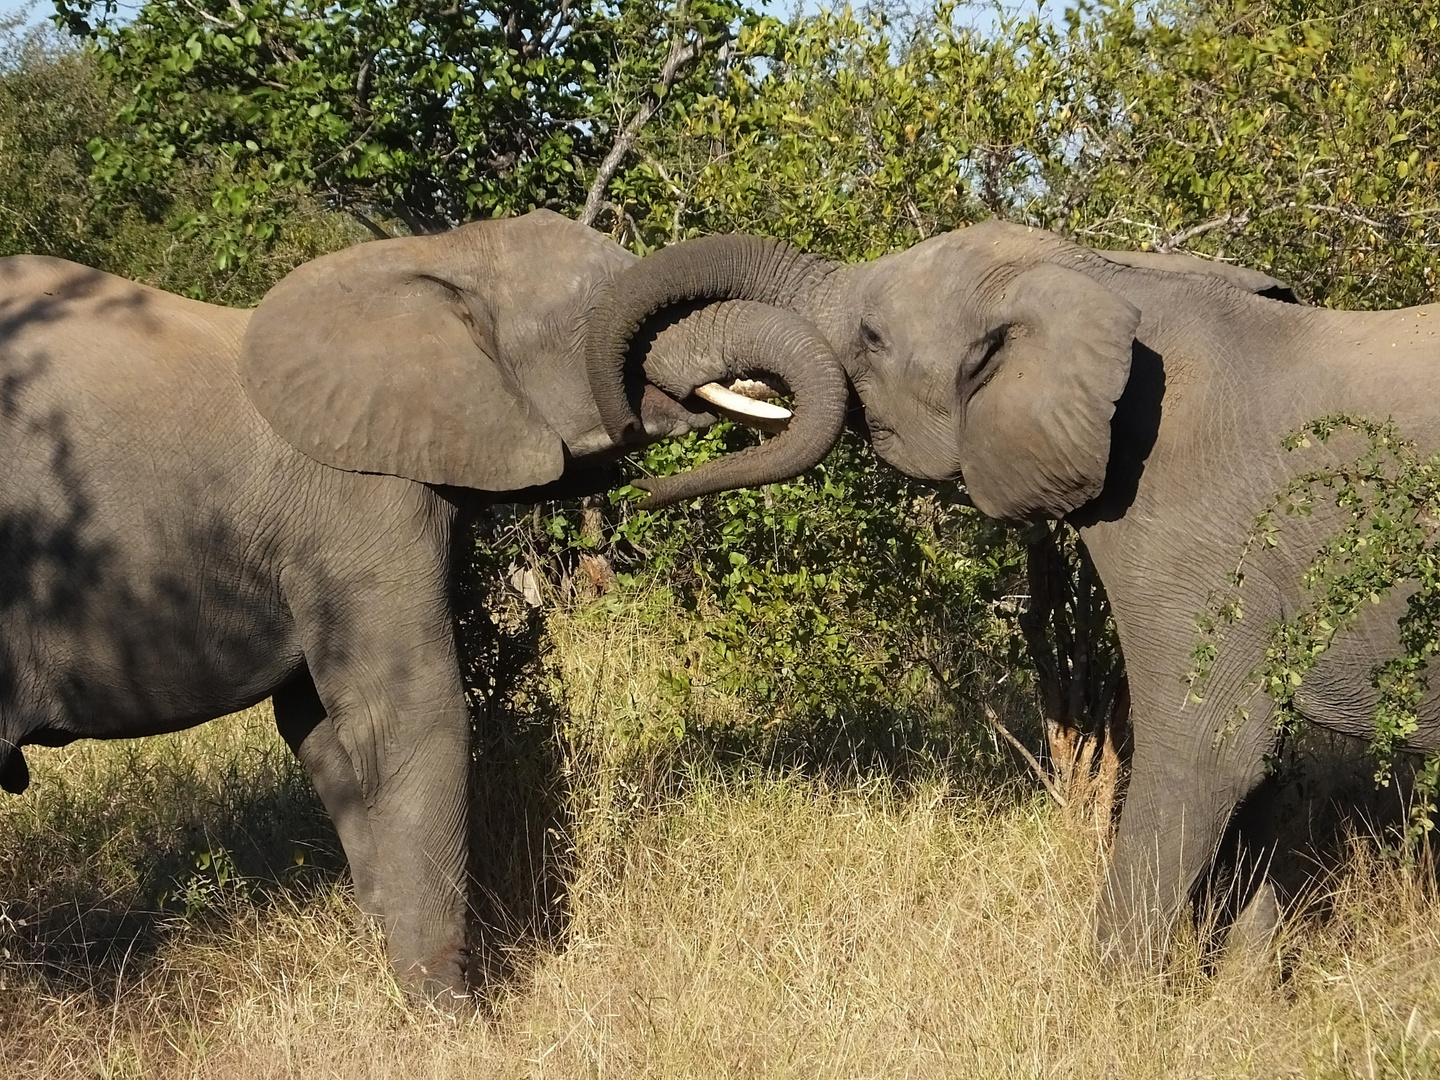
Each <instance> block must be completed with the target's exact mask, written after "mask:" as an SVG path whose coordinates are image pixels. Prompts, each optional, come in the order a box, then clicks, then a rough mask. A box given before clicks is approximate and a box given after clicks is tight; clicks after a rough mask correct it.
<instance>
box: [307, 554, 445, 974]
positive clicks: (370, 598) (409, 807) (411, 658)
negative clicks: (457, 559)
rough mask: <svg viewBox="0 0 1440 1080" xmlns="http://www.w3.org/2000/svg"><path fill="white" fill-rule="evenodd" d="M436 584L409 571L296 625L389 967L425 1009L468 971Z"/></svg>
mask: <svg viewBox="0 0 1440 1080" xmlns="http://www.w3.org/2000/svg"><path fill="white" fill-rule="evenodd" d="M442 565H443V564H442ZM395 573H396V576H397V577H399V578H402V579H403V571H401V570H397V571H396V572H395ZM435 576H436V567H435V566H433V565H432V566H430V567H428V568H427V569H426V570H422V569H420V568H416V573H415V574H414V575H413V576H411V577H410V578H409V580H408V581H407V582H406V584H405V585H399V584H394V585H390V586H388V587H383V588H375V589H369V588H367V589H362V590H359V591H352V592H347V593H346V594H345V595H343V596H331V597H328V598H318V599H317V600H316V602H315V603H314V604H313V605H312V604H310V603H306V604H304V605H303V607H304V610H305V615H304V616H303V617H302V616H301V615H300V613H299V612H297V620H296V621H297V629H299V630H300V632H301V640H302V647H303V649H304V651H305V658H306V663H307V665H308V667H309V668H310V672H311V675H312V677H313V679H314V682H315V688H316V690H317V691H318V694H319V698H320V700H321V701H322V702H323V704H324V708H325V712H326V714H327V715H328V717H329V723H330V724H332V725H333V727H334V731H335V733H336V736H337V737H338V739H339V741H340V743H341V745H342V746H343V747H344V750H345V753H346V755H347V757H348V758H349V759H350V760H351V761H352V762H353V763H354V767H355V771H356V774H357V776H358V778H359V785H360V790H361V792H362V793H363V797H364V800H365V803H366V805H367V807H368V810H369V823H370V838H371V843H372V852H373V856H372V863H371V866H372V870H373V878H374V888H375V890H376V892H378V894H379V897H380V907H381V910H382V911H383V913H384V918H385V930H386V940H387V944H388V949H389V953H390V958H391V962H392V963H393V964H394V967H395V971H396V974H397V975H398V976H399V977H400V979H401V981H402V983H403V984H404V985H405V986H406V987H407V989H409V990H411V991H412V992H417V993H419V994H421V995H422V996H425V997H427V998H436V997H438V996H441V995H444V994H465V993H466V992H467V991H468V982H467V976H468V966H469V965H468V952H467V949H466V912H467V903H466V900H467V895H466V877H465V865H466V844H467V836H466V811H467V781H468V777H469V765H470V738H469V717H468V714H467V711H466V707H465V698H464V692H463V687H462V683H461V679H460V670H459V664H458V662H457V659H456V655H455V645H454V637H453V633H452V629H451V624H450V613H449V608H448V606H447V604H446V601H445V597H444V590H443V588H440V587H439V586H438V585H437V584H436V583H435V582H434V580H433V579H434V578H435ZM412 582H413V586H412V585H411V583H412ZM427 585H430V586H431V587H430V588H427ZM305 591H307V592H309V591H312V590H311V589H309V588H307V589H306V590H305ZM416 594H418V597H419V598H418V599H417V595H416ZM296 606H297V605H296V604H295V602H294V601H293V600H292V610H293V609H294V608H295V607H296Z"/></svg>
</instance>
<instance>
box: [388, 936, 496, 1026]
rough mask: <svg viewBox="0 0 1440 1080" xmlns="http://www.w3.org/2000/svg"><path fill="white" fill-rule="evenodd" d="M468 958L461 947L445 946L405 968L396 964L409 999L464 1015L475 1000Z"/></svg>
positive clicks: (473, 1009) (471, 1009)
mask: <svg viewBox="0 0 1440 1080" xmlns="http://www.w3.org/2000/svg"><path fill="white" fill-rule="evenodd" d="M469 959H470V957H469V952H468V951H467V950H465V949H463V948H459V949H457V948H445V949H441V950H440V951H438V952H437V953H435V954H434V955H433V956H430V957H428V958H426V959H424V960H421V961H418V962H416V963H414V964H411V965H410V966H409V967H408V968H406V969H404V970H401V966H400V964H398V963H397V964H396V965H395V967H396V971H397V972H398V973H399V979H400V985H401V987H402V988H403V989H404V990H405V996H406V997H407V998H409V999H410V1000H411V1001H414V1002H416V1003H418V1004H422V1005H426V1006H430V1007H432V1008H436V1009H439V1010H440V1011H441V1012H446V1013H450V1014H452V1015H456V1016H463V1015H467V1014H470V1013H473V1012H474V1011H475V1008H476V1002H477V998H476V996H475V994H474V993H473V992H472V991H471V988H470V981H469Z"/></svg>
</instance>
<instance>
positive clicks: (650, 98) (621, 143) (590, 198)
mask: <svg viewBox="0 0 1440 1080" xmlns="http://www.w3.org/2000/svg"><path fill="white" fill-rule="evenodd" d="M701 51H702V46H701V44H700V43H699V42H690V43H687V44H682V42H681V39H680V38H679V37H676V38H674V39H672V40H671V42H670V55H669V56H667V57H666V58H665V64H664V66H663V67H662V68H661V69H660V79H659V82H658V84H657V86H658V92H657V90H652V91H651V92H650V93H649V94H647V95H646V97H645V100H644V101H643V102H641V104H640V107H639V108H638V109H637V110H636V111H635V115H634V116H632V117H631V118H630V122H629V123H628V124H626V125H625V128H624V130H623V131H621V132H620V137H619V138H617V139H616V140H615V145H614V146H612V147H610V152H609V153H608V154H606V155H605V160H603V161H602V162H600V168H599V169H598V170H597V171H596V173H595V179H594V181H593V182H592V183H591V184H590V192H589V194H587V195H586V196H585V211H584V213H582V214H581V215H580V224H581V225H593V224H594V223H595V218H596V217H597V216H599V213H600V210H601V209H602V206H603V204H604V202H605V189H606V188H607V187H609V186H610V181H611V180H613V179H615V174H616V173H617V172H619V170H620V163H621V162H622V161H624V160H625V155H626V154H628V153H630V151H631V150H633V149H634V148H635V140H636V139H637V138H638V137H639V135H640V131H641V129H642V128H644V127H645V125H646V124H647V123H649V122H650V117H652V116H654V115H655V110H656V109H658V108H659V107H660V102H661V100H662V99H663V97H664V95H665V93H666V92H667V91H668V90H669V89H670V87H671V86H672V85H674V82H675V80H676V79H677V78H678V77H679V75H680V73H681V72H682V71H684V70H685V69H686V68H687V67H689V66H690V65H691V64H693V63H694V62H695V60H696V59H697V58H698V57H699V56H700V53H701Z"/></svg>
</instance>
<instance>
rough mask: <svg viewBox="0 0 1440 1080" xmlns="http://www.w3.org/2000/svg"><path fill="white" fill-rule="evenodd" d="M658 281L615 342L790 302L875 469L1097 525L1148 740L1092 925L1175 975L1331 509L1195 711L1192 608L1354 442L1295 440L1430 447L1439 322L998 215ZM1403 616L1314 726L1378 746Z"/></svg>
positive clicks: (1369, 633) (702, 252) (1393, 605)
mask: <svg viewBox="0 0 1440 1080" xmlns="http://www.w3.org/2000/svg"><path fill="white" fill-rule="evenodd" d="M642 272H644V273H648V274H649V276H650V279H651V280H650V281H649V283H648V289H647V288H640V287H638V286H639V285H640V284H641V283H638V282H637V283H636V284H637V287H635V288H632V289H631V290H630V292H631V296H632V297H634V298H635V299H633V300H632V301H631V302H630V304H629V307H628V309H627V310H626V311H624V312H622V313H621V315H619V316H616V317H614V318H611V319H607V320H597V322H596V323H594V324H593V327H592V329H593V330H594V331H595V332H597V333H598V332H600V331H601V330H602V329H606V328H608V329H609V330H610V332H611V334H612V337H613V338H614V339H615V340H619V339H621V338H623V336H624V329H625V328H626V327H628V326H629V325H631V324H632V323H633V322H634V321H635V319H636V317H637V313H638V312H640V311H643V310H644V309H647V308H648V307H650V306H652V303H653V302H654V301H664V302H670V301H672V300H674V299H675V298H677V297H692V296H693V297H699V298H705V299H715V298H722V297H729V296H745V297H748V298H751V299H753V300H756V301H760V302H766V303H775V304H780V305H782V306H785V307H787V308H789V309H790V310H792V311H795V312H797V313H798V314H801V315H803V316H805V317H806V318H807V319H808V320H810V321H812V322H813V323H814V324H815V325H817V326H818V327H819V328H820V330H821V332H822V333H823V334H824V336H825V337H826V339H827V340H828V341H829V343H830V345H831V346H832V348H834V350H835V352H836V354H837V355H838V356H839V358H840V361H841V363H842V364H843V365H844V366H845V368H846V370H847V372H848V374H849V376H850V379H851V381H852V382H853V385H854V386H855V388H856V390H857V392H858V394H859V398H860V401H861V402H862V403H863V405H864V411H865V420H866V422H867V424H868V427H869V431H870V435H871V438H872V440H873V443H874V447H875V449H876V451H877V452H878V453H879V454H880V456H881V457H882V458H884V459H885V460H886V461H888V462H890V463H891V464H892V465H894V466H896V467H897V468H899V469H901V470H902V471H904V472H906V473H908V474H910V475H912V476H916V477H921V478H929V479H952V478H963V480H964V483H965V486H966V489H967V490H968V492H969V495H970V497H971V498H972V499H973V501H974V504H975V505H976V506H977V507H978V508H979V509H980V510H982V511H984V512H985V513H987V514H990V515H992V516H994V517H997V518H1000V519H1003V520H1006V521H1011V522H1017V523H1022V522H1034V521H1037V520H1043V519H1057V518H1064V519H1066V520H1068V521H1069V522H1071V523H1072V524H1073V525H1075V526H1076V527H1078V528H1079V530H1080V534H1081V536H1082V537H1083V539H1084V542H1085V546H1086V548H1087V549H1088V551H1089V553H1090V556H1091V558H1092V559H1093V561H1094V564H1095V567H1096V568H1097V570H1098V571H1099V573H1100V576H1101V578H1102V580H1103V582H1104V585H1105V589H1106V592H1107V593H1108V595H1109V599H1110V603H1111V607H1112V610H1113V612H1114V617H1115V622H1116V626H1117V628H1118V630H1119V635H1120V642H1121V647H1122V650H1123V652H1124V657H1125V664H1126V668H1127V671H1128V673H1129V679H1130V691H1131V700H1132V710H1133V713H1132V721H1133V731H1134V747H1133V758H1132V762H1131V776H1130V781H1129V788H1128V793H1127V796H1126V801H1125V806H1124V810H1123V814H1122V818H1121V821H1120V824H1119V831H1118V835H1117V837H1116V841H1115V847H1114V852H1113V857H1112V862H1111V866H1110V871H1109V879H1108V882H1107V885H1106V887H1105V889H1104V892H1103V895H1102V896H1101V898H1100V901H1099V911H1098V918H1097V930H1098V935H1099V938H1100V941H1101V943H1102V945H1103V947H1104V951H1105V952H1106V953H1107V954H1108V955H1112V956H1118V957H1124V958H1128V959H1130V960H1133V961H1134V962H1136V963H1139V964H1142V965H1152V964H1157V963H1159V962H1160V961H1161V960H1162V959H1163V957H1164V955H1165V953H1166V950H1167V948H1168V945H1169V942H1170V940H1171V935H1172V931H1173V929H1174V927H1175V925H1176V920H1177V916H1178V915H1179V913H1180V912H1181V910H1182V908H1183V907H1184V906H1185V904H1186V903H1187V902H1188V901H1189V900H1190V899H1192V898H1193V897H1194V895H1195V892H1196V890H1197V889H1198V888H1199V887H1201V885H1202V884H1203V883H1204V881H1205V880H1206V879H1207V876H1208V874H1209V872H1210V871H1211V869H1212V866H1213V864H1214V861H1215V858H1216V856H1217V853H1218V852H1219V850H1220V847H1221V845H1222V841H1223V839H1224V837H1225V836H1226V833H1227V829H1228V828H1229V827H1230V825H1231V824H1232V821H1233V820H1235V815H1236V811H1237V808H1239V807H1240V806H1241V804H1242V803H1244V802H1245V800H1246V799H1247V798H1248V797H1250V796H1252V795H1253V794H1256V793H1257V791H1258V790H1259V789H1260V788H1261V787H1262V785H1263V784H1264V782H1265V781H1266V778H1267V762H1268V761H1269V760H1270V758H1271V756H1272V754H1273V753H1274V752H1275V751H1276V750H1277V745H1278V743H1277V740H1278V739H1279V738H1280V736H1279V734H1278V733H1277V731H1276V730H1275V725H1274V723H1273V721H1272V713H1273V707H1272V704H1271V702H1270V701H1269V699H1268V698H1265V697H1264V696H1263V695H1259V696H1257V695H1256V694H1255V689H1254V684H1253V682H1252V680H1251V679H1250V675H1251V673H1252V672H1253V671H1254V670H1255V669H1256V668H1257V666H1258V665H1259V663H1260V661H1261V659H1262V657H1263V654H1264V650H1265V648H1266V646H1267V644H1268V641H1269V630H1270V627H1271V625H1273V623H1274V622H1275V620H1277V619H1280V618H1284V617H1286V616H1288V615H1292V614H1294V613H1296V612H1297V611H1300V610H1302V609H1303V608H1304V607H1305V606H1306V604H1307V596H1306V593H1305V591H1304V589H1303V588H1302V584H1301V578H1302V575H1303V572H1304V570H1305V569H1306V568H1307V567H1308V565H1309V563H1310V561H1311V559H1312V558H1313V555H1314V553H1315V552H1316V550H1317V549H1318V548H1319V546H1320V544H1321V543H1322V542H1323V541H1324V540H1325V539H1326V538H1327V536H1329V535H1331V534H1332V533H1333V532H1334V531H1335V530H1336V529H1337V528H1338V526H1339V525H1340V524H1341V522H1340V520H1339V518H1338V515H1337V514H1335V513H1331V514H1326V513H1322V512H1319V511H1317V512H1316V513H1315V515H1314V516H1312V517H1305V518H1300V519H1298V520H1291V521H1289V522H1287V524H1286V527H1285V529H1284V530H1283V531H1282V533H1281V534H1280V535H1281V541H1282V542H1281V543H1280V545H1279V546H1278V547H1277V548H1276V549H1275V550H1274V551H1271V552H1266V553H1265V556H1264V558H1263V559H1262V560H1260V561H1258V562H1256V563H1255V564H1254V565H1251V566H1250V567H1249V568H1248V571H1247V575H1246V578H1245V585H1244V590H1243V597H1242V599H1243V603H1244V617H1243V619H1241V620H1240V621H1239V622H1237V623H1235V624H1234V625H1233V626H1229V627H1227V628H1226V632H1225V634H1224V636H1223V638H1222V640H1221V644H1220V650H1219V655H1218V657H1217V658H1216V660H1215V661H1214V663H1213V665H1212V668H1211V671H1210V674H1209V676H1208V679H1207V681H1206V684H1205V687H1204V690H1203V693H1202V695H1201V697H1202V700H1200V701H1196V700H1194V699H1193V698H1192V697H1191V696H1190V687H1189V685H1188V682H1187V680H1188V677H1189V676H1190V675H1191V674H1192V668H1193V665H1194V660H1193V650H1194V649H1195V646H1196V644H1197V642H1198V640H1199V639H1198V632H1197V629H1196V625H1197V617H1199V616H1201V615H1203V614H1204V613H1205V612H1207V611H1208V610H1210V607H1211V605H1212V604H1213V603H1214V598H1215V597H1216V596H1217V595H1219V596H1223V595H1224V594H1225V592H1226V590H1227V589H1229V588H1230V587H1231V577H1230V575H1231V573H1232V572H1233V571H1234V569H1235V567H1236V565H1237V559H1238V558H1239V556H1240V553H1241V548H1242V544H1244V542H1245V541H1246V539H1247V536H1249V534H1250V531H1251V529H1252V525H1253V522H1254V521H1255V518H1256V515H1257V513H1258V512H1259V511H1260V510H1262V509H1263V508H1264V507H1265V506H1266V505H1267V504H1268V503H1269V501H1270V500H1271V499H1272V498H1273V497H1274V496H1275V495H1276V494H1277V492H1279V491H1280V490H1281V489H1283V488H1284V487H1285V486H1286V484H1287V483H1288V482H1289V480H1290V479H1291V478H1292V477H1293V476H1295V475H1297V474H1299V473H1301V472H1304V471H1308V470H1310V469H1313V468H1316V467H1318V466H1321V465H1324V464H1326V463H1327V462H1328V463H1335V462H1337V461H1339V460H1341V457H1340V456H1339V455H1342V454H1343V453H1344V452H1345V449H1346V448H1345V447H1344V446H1343V445H1341V443H1343V440H1332V441H1331V444H1327V445H1326V446H1316V447H1312V448H1311V449H1309V450H1307V451H1305V452H1304V454H1303V456H1302V455H1298V454H1297V453H1295V452H1291V451H1287V450H1286V449H1284V448H1283V447H1282V440H1283V438H1284V436H1285V435H1286V434H1287V433H1289V432H1291V431H1294V430H1296V429H1299V428H1300V427H1301V426H1302V425H1304V424H1306V423H1308V422H1309V421H1312V420H1315V419H1317V418H1320V417H1322V416H1325V415H1329V414H1335V413H1348V414H1353V415H1366V416H1369V417H1372V418H1375V419H1379V420H1384V419H1386V418H1393V419H1394V421H1395V422H1396V424H1397V425H1398V427H1399V429H1400V430H1401V432H1402V433H1404V434H1405V435H1407V436H1408V437H1410V438H1412V439H1415V440H1416V441H1417V442H1418V443H1419V445H1420V448H1421V449H1422V451H1425V452H1430V451H1433V450H1434V449H1435V448H1436V447H1437V445H1440V307H1428V308H1416V309H1409V310H1402V311H1391V312H1377V313H1368V312H1339V311H1330V310H1324V309H1317V308H1309V307H1304V306H1301V305H1298V304H1295V303H1293V302H1284V301H1293V299H1294V298H1293V296H1292V295H1291V294H1290V292H1289V290H1288V288H1286V286H1284V285H1283V284H1282V283H1281V282H1278V281H1276V280H1275V279H1273V278H1270V277H1268V276H1267V275H1264V274H1261V273H1258V272H1255V271H1250V270H1246V269H1244V268H1240V267H1231V266H1226V265H1223V264H1217V263H1212V262H1208V261H1205V260H1201V259H1199V258H1195V257H1191V256H1186V255H1183V254H1168V255H1160V254H1146V253H1112V252H1102V251H1094V250H1090V249H1087V248H1084V247H1081V246H1079V245H1077V244H1074V243H1071V242H1069V241H1067V240H1065V239H1062V238H1061V237H1059V236H1056V235H1053V234H1051V233H1048V232H1044V231H1041V230H1036V229H1029V228H1024V227H1020V226H1016V225H1010V224H1005V223H1001V222H988V223H985V224H982V225H975V226H972V227H970V228H966V229H962V230H959V231H956V232H952V233H949V234H946V235H942V236H938V237H935V238H932V239H930V240H927V241H925V242H923V243H921V244H918V245H916V246H915V247H913V248H911V249H910V250H908V251H905V252H902V253H898V254H894V255H888V256H885V257H884V258H880V259H877V260H875V261H874V262H871V263H868V264H865V265H858V266H840V265H836V264H833V263H830V262H826V261H824V260H821V259H817V258H812V257H809V256H805V255H800V254H798V253H796V252H794V251H793V250H790V249H787V248H785V247H784V246H783V245H779V244H777V243H775V242H773V241H767V240H760V239H757V238H753V237H743V236H736V237H716V238H710V239H706V240H699V241H694V242H692V243H691V244H689V245H686V246H681V247H676V248H672V249H670V250H668V251H666V252H662V253H661V254H660V255H657V256H654V257H652V258H651V259H648V260H646V261H645V262H643V263H641V264H640V265H639V267H637V268H636V270H635V271H634V272H633V273H634V274H640V273H642ZM652 298H653V300H652ZM590 355H591V360H592V361H594V362H595V363H594V364H593V365H592V370H591V377H592V380H593V382H594V385H595V400H596V402H597V403H598V404H599V405H600V408H601V414H602V416H603V418H604V422H605V425H606V428H607V430H609V431H611V432H612V433H613V432H620V431H624V430H628V429H630V428H633V427H635V426H636V425H637V424H639V423H640V421H639V420H638V418H637V417H636V416H635V415H634V412H633V409H632V408H631V407H630V404H629V402H630V399H631V397H632V396H633V392H629V391H627V389H626V387H625V386H624V385H623V384H622V382H621V381H620V380H619V378H618V375H617V370H618V369H617V368H616V367H615V366H614V365H613V364H602V363H600V362H599V361H600V360H602V359H606V358H608V357H610V356H611V355H612V353H611V351H609V350H608V349H592V350H591V354H590ZM1351 449H1353V447H1352V448H1351ZM1322 509H1323V508H1322ZM1403 610H1404V599H1403V597H1401V596H1392V597H1391V598H1390V599H1389V600H1387V602H1386V603H1384V604H1381V605H1379V606H1377V607H1375V608H1373V609H1371V611H1370V612H1369V614H1368V615H1367V616H1366V617H1365V618H1364V619H1362V621H1361V622H1360V623H1359V624H1357V625H1356V626H1355V627H1354V628H1353V629H1352V630H1350V631H1348V632H1347V633H1345V634H1343V635H1342V636H1341V637H1340V638H1338V639H1337V640H1336V641H1335V643H1334V644H1333V645H1332V646H1331V647H1330V649H1329V650H1328V651H1327V652H1325V653H1324V654H1323V655H1322V656H1321V658H1320V660H1319V662H1318V664H1317V665H1316V666H1315V667H1314V668H1313V669H1312V670H1311V671H1310V672H1309V674H1308V675H1307V676H1306V678H1305V680H1304V683H1303V685H1302V687H1301V689H1300V693H1299V697H1298V705H1299V708H1300V711H1301V713H1302V714H1303V715H1304V716H1305V717H1306V718H1308V719H1310V720H1312V721H1314V722H1315V723H1316V724H1319V725H1321V726H1322V727H1325V728H1329V729H1331V730H1336V731H1340V732H1343V733H1346V734H1349V735H1356V736H1367V735H1369V734H1370V733H1371V731H1372V726H1371V725H1372V720H1371V713H1372V710H1373V708H1374V705H1375V702H1376V691H1375V690H1374V689H1373V687H1372V686H1371V683H1370V671H1371V669H1372V667H1373V666H1374V665H1375V664H1376V663H1377V662H1378V661H1380V660H1382V659H1384V658H1386V657H1387V656H1391V655H1396V654H1397V653H1398V642H1399V636H1398V631H1397V626H1396V618H1397V616H1398V615H1399V614H1400V613H1401V612H1403ZM1240 705H1243V706H1245V707H1246V708H1247V709H1248V718H1247V719H1244V720H1243V721H1239V720H1237V716H1238V714H1237V706H1240ZM1419 711H1420V721H1421V723H1420V728H1419V730H1418V731H1416V732H1415V733H1414V735H1413V736H1412V737H1411V740H1410V747H1411V748H1412V749H1417V750H1427V751H1428V750H1436V749H1440V686H1436V687H1434V688H1433V689H1431V690H1430V692H1429V693H1428V694H1427V695H1426V696H1425V698H1424V700H1423V702H1422V703H1421V705H1420V710H1419ZM1261 911H1268V912H1269V913H1270V915H1271V916H1273V914H1274V911H1275V909H1274V896H1273V891H1272V890H1270V889H1269V887H1268V886H1265V885H1262V886H1260V887H1259V888H1258V889H1257V891H1256V899H1255V902H1254V905H1253V906H1252V908H1251V914H1249V915H1247V917H1246V920H1245V922H1246V925H1247V928H1248V929H1250V930H1251V931H1252V932H1254V931H1259V930H1260V929H1261V925H1260V923H1261V922H1263V920H1261V918H1260V914H1259V913H1260V912H1261Z"/></svg>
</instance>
